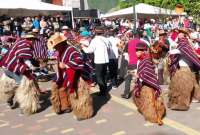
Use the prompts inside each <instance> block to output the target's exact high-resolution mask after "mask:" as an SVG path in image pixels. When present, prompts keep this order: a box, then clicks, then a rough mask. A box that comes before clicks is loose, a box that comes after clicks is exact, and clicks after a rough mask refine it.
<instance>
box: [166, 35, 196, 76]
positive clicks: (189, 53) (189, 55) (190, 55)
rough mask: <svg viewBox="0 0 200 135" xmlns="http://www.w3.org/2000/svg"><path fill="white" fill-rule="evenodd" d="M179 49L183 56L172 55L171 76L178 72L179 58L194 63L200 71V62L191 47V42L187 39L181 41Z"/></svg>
mask: <svg viewBox="0 0 200 135" xmlns="http://www.w3.org/2000/svg"><path fill="white" fill-rule="evenodd" d="M177 49H178V50H179V51H180V52H181V54H174V55H170V56H169V57H170V60H171V65H170V67H169V71H170V74H171V76H172V75H173V74H174V73H175V72H176V70H177V69H179V68H180V66H179V58H180V57H185V58H186V59H187V60H189V61H190V62H192V63H193V65H194V66H195V67H197V69H200V60H199V58H198V57H197V55H196V54H195V52H194V50H193V49H192V47H191V46H190V45H189V41H188V39H186V38H183V39H179V42H178V47H177Z"/></svg>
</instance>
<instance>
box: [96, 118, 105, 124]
mask: <svg viewBox="0 0 200 135" xmlns="http://www.w3.org/2000/svg"><path fill="white" fill-rule="evenodd" d="M106 122H107V120H106V119H101V120H97V121H96V124H102V123H106Z"/></svg>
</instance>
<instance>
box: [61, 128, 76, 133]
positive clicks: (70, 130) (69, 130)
mask: <svg viewBox="0 0 200 135" xmlns="http://www.w3.org/2000/svg"><path fill="white" fill-rule="evenodd" d="M73 131H74V128H68V129H65V130H62V131H61V132H60V133H61V134H65V133H69V132H73Z"/></svg>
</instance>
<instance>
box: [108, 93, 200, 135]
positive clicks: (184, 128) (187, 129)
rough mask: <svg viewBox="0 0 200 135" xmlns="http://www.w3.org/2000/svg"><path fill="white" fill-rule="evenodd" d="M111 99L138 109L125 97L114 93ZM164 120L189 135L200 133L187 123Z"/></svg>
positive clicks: (166, 123)
mask: <svg viewBox="0 0 200 135" xmlns="http://www.w3.org/2000/svg"><path fill="white" fill-rule="evenodd" d="M111 100H112V101H114V102H116V103H119V104H121V105H123V106H125V107H127V108H129V109H131V110H133V111H137V107H136V106H135V105H134V104H133V103H131V102H129V101H126V100H123V99H121V98H119V97H116V96H114V95H111ZM163 122H164V124H165V125H167V126H169V127H171V128H174V129H177V130H178V131H181V132H183V133H185V134H187V135H200V131H197V130H195V129H192V128H190V127H188V126H185V125H183V124H181V123H179V122H176V121H174V120H171V119H168V118H164V119H163Z"/></svg>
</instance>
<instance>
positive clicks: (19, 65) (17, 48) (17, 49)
mask: <svg viewBox="0 0 200 135" xmlns="http://www.w3.org/2000/svg"><path fill="white" fill-rule="evenodd" d="M31 44H32V43H31V42H30V41H28V40H26V39H20V40H17V41H16V43H15V44H14V45H13V46H12V47H11V48H10V50H9V52H8V55H7V56H5V58H4V59H3V66H4V67H5V68H6V69H8V70H9V71H11V72H14V73H16V74H18V75H19V74H24V72H25V71H26V70H28V69H29V68H28V66H27V65H26V64H25V63H24V60H30V59H32V58H33V54H32V45H31Z"/></svg>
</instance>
